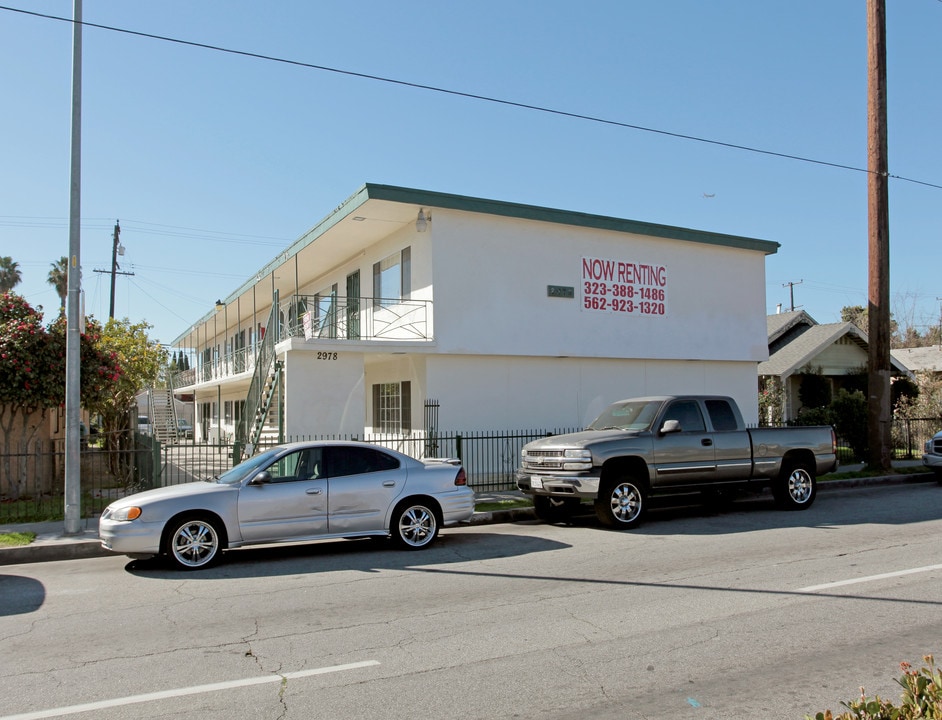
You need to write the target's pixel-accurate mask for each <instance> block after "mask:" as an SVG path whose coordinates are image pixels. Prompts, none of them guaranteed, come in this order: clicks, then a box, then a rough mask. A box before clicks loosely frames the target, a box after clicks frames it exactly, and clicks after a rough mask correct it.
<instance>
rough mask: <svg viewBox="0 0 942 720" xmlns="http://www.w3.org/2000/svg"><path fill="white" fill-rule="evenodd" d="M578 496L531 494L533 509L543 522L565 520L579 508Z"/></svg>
mask: <svg viewBox="0 0 942 720" xmlns="http://www.w3.org/2000/svg"><path fill="white" fill-rule="evenodd" d="M579 505H580V503H579V498H555V497H546V496H545V495H534V496H533V511H534V513H536V516H537V517H538V518H539V519H540V520H542V521H543V522H548V523H559V522H566V521H567V520H569V519H570V518H571V517H572V516H573V515H575V513H576V512H577V511H578V510H579Z"/></svg>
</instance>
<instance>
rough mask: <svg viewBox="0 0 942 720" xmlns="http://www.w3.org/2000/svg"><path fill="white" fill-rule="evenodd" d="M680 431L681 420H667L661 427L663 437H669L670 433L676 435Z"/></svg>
mask: <svg viewBox="0 0 942 720" xmlns="http://www.w3.org/2000/svg"><path fill="white" fill-rule="evenodd" d="M680 431H681V427H680V420H665V421H664V424H663V425H661V435H667V434H668V433H675V432H680Z"/></svg>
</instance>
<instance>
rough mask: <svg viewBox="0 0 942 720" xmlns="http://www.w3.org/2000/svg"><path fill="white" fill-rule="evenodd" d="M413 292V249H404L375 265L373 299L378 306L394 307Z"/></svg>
mask: <svg viewBox="0 0 942 720" xmlns="http://www.w3.org/2000/svg"><path fill="white" fill-rule="evenodd" d="M411 292H412V248H410V247H407V248H403V249H402V250H400V251H399V252H395V253H393V254H392V255H389V256H388V257H385V258H383V259H382V260H380V261H379V262H378V263H374V264H373V297H374V298H375V299H374V303H375V304H376V305H383V306H385V305H393V304H395V303H396V301H398V300H406V299H408V298H409V296H410V294H411Z"/></svg>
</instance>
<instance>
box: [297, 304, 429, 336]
mask: <svg viewBox="0 0 942 720" xmlns="http://www.w3.org/2000/svg"><path fill="white" fill-rule="evenodd" d="M431 306H432V303H431V301H428V300H400V299H398V298H369V297H343V296H323V295H294V296H292V297H290V298H288V299H287V300H285V301H284V302H282V303H281V305H280V307H279V310H280V312H281V323H282V328H283V332H284V335H285V337H303V338H305V339H306V340H316V339H329V340H383V341H390V340H394V341H395V340H398V341H412V340H431V339H432V335H431V326H430V324H429V314H430V313H429V309H430V308H431Z"/></svg>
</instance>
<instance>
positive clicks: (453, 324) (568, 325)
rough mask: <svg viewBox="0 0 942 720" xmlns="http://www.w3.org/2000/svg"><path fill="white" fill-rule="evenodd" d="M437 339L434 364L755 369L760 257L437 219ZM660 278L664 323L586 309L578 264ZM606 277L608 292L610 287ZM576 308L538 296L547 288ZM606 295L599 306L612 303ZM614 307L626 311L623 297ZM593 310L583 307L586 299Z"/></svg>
mask: <svg viewBox="0 0 942 720" xmlns="http://www.w3.org/2000/svg"><path fill="white" fill-rule="evenodd" d="M433 232H434V233H435V241H434V257H433V262H434V277H435V288H434V294H435V315H436V318H437V319H438V322H437V323H436V326H435V338H436V341H437V345H438V349H439V352H442V353H481V354H485V355H527V356H550V357H555V356H589V357H634V358H650V359H654V358H661V359H676V360H721V361H747V360H748V361H753V362H758V361H761V360H764V359H767V357H768V345H767V334H766V332H767V331H766V323H765V316H764V313H763V312H762V308H764V306H765V255H764V254H763V253H761V252H757V251H755V250H743V249H739V248H733V247H726V246H722V245H713V244H707V243H697V242H686V241H682V240H671V239H664V238H651V237H643V236H637V235H628V234H625V233H623V232H613V231H605V230H596V229H592V228H579V227H573V226H566V225H559V224H555V223H548V222H536V221H527V220H520V219H513V218H503V217H497V216H491V215H480V214H473V213H462V212H457V211H441V210H439V211H436V213H435V218H434V231H433ZM587 258H589V259H593V260H600V261H602V263H601V264H598V263H595V266H596V267H604V268H605V269H609V268H611V269H612V270H613V273H617V271H618V263H622V266H623V267H624V266H627V265H629V264H632V265H636V266H639V265H643V266H648V267H651V268H657V269H659V271H660V273H661V278H662V279H663V285H660V286H656V285H652V286H650V287H648V288H647V289H648V290H655V291H657V290H660V291H663V293H664V301H663V302H664V313H663V314H660V313H658V314H649V315H642V314H641V313H640V312H638V311H637V310H638V307H639V305H640V303H641V302H649V301H648V300H644V299H643V298H641V297H640V293H641V292H642V291H643V290H644V289H645V288H643V287H642V286H640V285H638V284H635V285H634V287H633V289H634V291H635V293H636V294H635V296H634V298H631V299H632V300H633V301H634V303H635V305H634V307H635V311H634V312H631V313H629V312H623V311H618V312H613V311H610V310H607V311H605V310H593V309H586V308H585V307H584V299H585V294H584V290H585V283H586V282H587V281H589V280H588V279H587V278H585V277H584V272H583V270H584V264H583V260H584V259H587ZM616 280H617V276H616V275H615V274H613V276H612V279H611V280H608V282H607V285H608V286H609V288H611V286H612V285H615V284H618V283H617V282H615V281H616ZM549 285H554V286H563V287H569V288H573V290H574V293H573V294H574V297H573V298H571V299H568V298H559V297H548V296H547V294H548V289H547V288H548V286H549ZM625 287H627V285H625V284H622V288H625ZM612 299H613V298H612V296H611V294H609V298H608V300H609V302H611V300H612ZM621 299H622V300H627V299H628V298H625V297H624V296H622V298H621ZM590 300H591V297H590Z"/></svg>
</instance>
